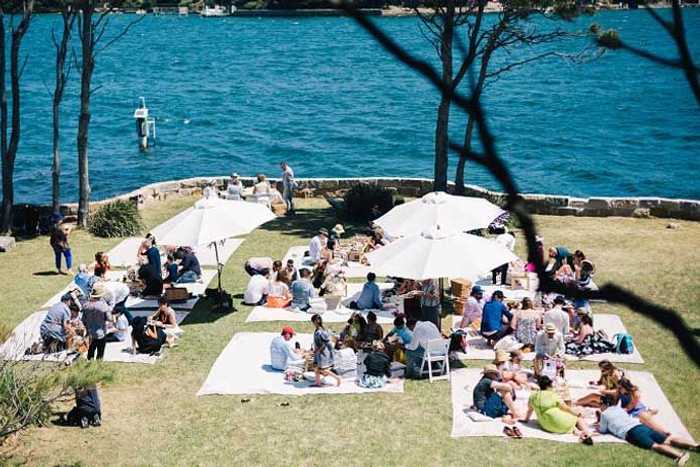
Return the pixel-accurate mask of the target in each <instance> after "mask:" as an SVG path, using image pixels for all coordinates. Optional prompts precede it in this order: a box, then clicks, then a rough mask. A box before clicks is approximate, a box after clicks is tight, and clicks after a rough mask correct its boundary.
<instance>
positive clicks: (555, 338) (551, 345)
mask: <svg viewBox="0 0 700 467" xmlns="http://www.w3.org/2000/svg"><path fill="white" fill-rule="evenodd" d="M565 351H566V350H565V347H564V338H563V337H562V335H561V333H560V332H559V331H557V329H556V327H555V326H554V324H552V323H548V324H546V325H545V327H544V331H540V332H539V333H537V337H536V338H535V365H534V368H535V375H537V376H539V375H540V374H542V369H543V368H544V361H545V359H547V358H563V357H564V353H565Z"/></svg>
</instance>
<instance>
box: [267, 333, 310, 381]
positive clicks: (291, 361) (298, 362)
mask: <svg viewBox="0 0 700 467" xmlns="http://www.w3.org/2000/svg"><path fill="white" fill-rule="evenodd" d="M294 334H295V332H294V328H292V327H291V326H285V327H283V328H282V333H281V334H280V335H279V336H276V337H275V338H273V339H272V342H271V343H270V364H271V365H272V368H274V369H275V370H279V371H285V370H286V369H287V367H288V366H290V365H291V366H299V367H303V365H304V352H303V351H302V350H301V349H300V348H298V347H297V348H292V345H291V343H292V342H291V341H292V338H293V337H294Z"/></svg>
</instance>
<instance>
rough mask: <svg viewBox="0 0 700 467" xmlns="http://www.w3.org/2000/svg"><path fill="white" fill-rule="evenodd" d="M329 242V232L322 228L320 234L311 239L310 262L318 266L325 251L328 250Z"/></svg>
mask: <svg viewBox="0 0 700 467" xmlns="http://www.w3.org/2000/svg"><path fill="white" fill-rule="evenodd" d="M327 241H328V230H326V229H325V228H322V229H320V230H319V231H318V234H317V235H315V236H314V238H312V239H311V243H309V260H310V261H311V262H312V263H313V264H316V263H318V262H319V261H320V260H321V255H322V254H323V250H325V248H326V242H327Z"/></svg>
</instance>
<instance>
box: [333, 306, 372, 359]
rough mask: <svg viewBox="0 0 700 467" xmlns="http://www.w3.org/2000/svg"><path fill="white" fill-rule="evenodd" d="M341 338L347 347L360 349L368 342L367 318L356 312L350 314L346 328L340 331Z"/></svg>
mask: <svg viewBox="0 0 700 467" xmlns="http://www.w3.org/2000/svg"><path fill="white" fill-rule="evenodd" d="M339 340H340V341H341V342H342V344H343V345H344V346H345V347H351V348H352V349H354V350H358V349H360V348H361V347H362V346H363V343H365V342H367V320H366V319H365V318H364V316H362V314H360V313H357V312H354V313H353V314H352V315H350V319H348V322H347V324H346V325H345V328H343V330H342V331H341V332H340V336H339Z"/></svg>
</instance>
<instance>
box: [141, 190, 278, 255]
mask: <svg viewBox="0 0 700 467" xmlns="http://www.w3.org/2000/svg"><path fill="white" fill-rule="evenodd" d="M274 218H275V215H274V214H273V213H272V211H270V209H269V208H268V207H267V206H265V205H264V204H258V203H248V202H246V201H232V200H225V199H221V198H203V199H201V200H199V201H197V202H196V203H195V204H194V206H192V207H191V208H188V209H185V210H184V211H182V212H181V213H180V214H178V215H177V216H175V217H173V218H172V219H170V220H169V221H167V222H165V223H163V224H161V225H159V226H158V227H156V228H155V229H153V230H152V231H151V233H152V234H153V236H155V237H156V240H157V241H158V243H160V244H163V245H178V246H189V247H195V246H199V245H209V244H212V243H216V242H219V241H221V240H225V239H227V238H231V237H237V236H239V235H246V234H249V233H250V232H252V231H253V230H255V229H256V228H258V227H259V226H261V225H262V224H264V223H265V222H268V221H270V220H272V219H274Z"/></svg>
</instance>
